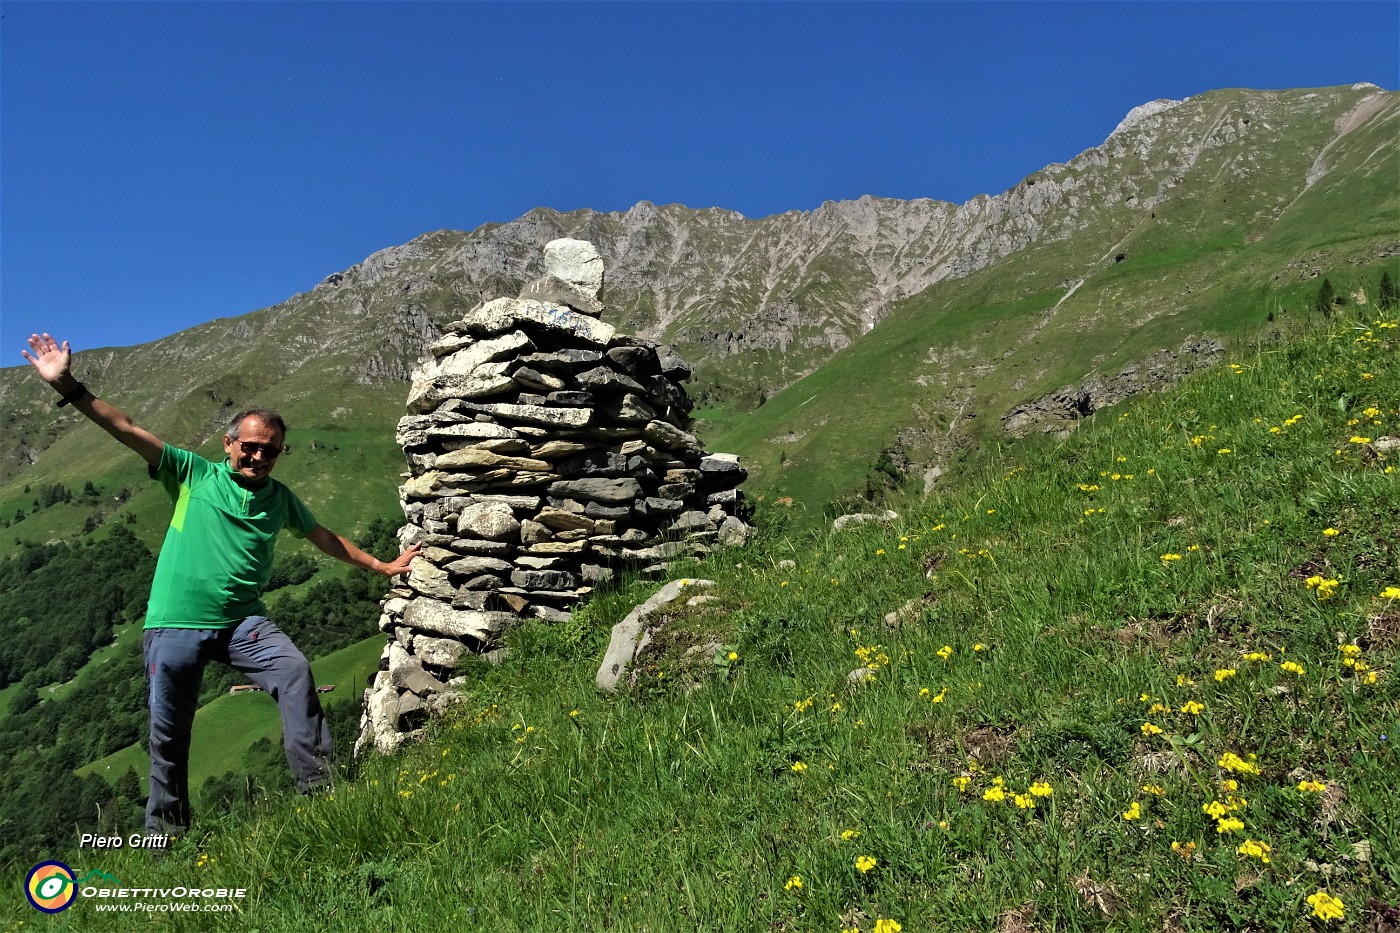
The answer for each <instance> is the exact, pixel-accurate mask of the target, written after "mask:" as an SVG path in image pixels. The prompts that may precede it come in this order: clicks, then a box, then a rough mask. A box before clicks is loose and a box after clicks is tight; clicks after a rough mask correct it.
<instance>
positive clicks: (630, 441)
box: [356, 240, 748, 751]
mask: <svg viewBox="0 0 1400 933" xmlns="http://www.w3.org/2000/svg"><path fill="white" fill-rule="evenodd" d="M546 253H547V256H548V257H549V261H550V264H549V266H548V267H547V269H546V271H545V273H544V274H543V275H542V276H540V277H538V278H536V279H535V280H533V281H531V282H530V283H528V284H527V285H526V286H525V289H524V294H527V295H534V296H536V297H535V298H499V299H496V300H493V301H489V302H487V303H485V304H483V305H481V306H479V307H477V308H475V309H473V310H472V311H470V312H469V313H467V314H466V315H465V316H463V317H462V318H461V319H460V320H458V321H455V322H453V323H452V324H450V325H448V327H447V328H446V332H445V333H444V334H443V336H442V337H441V338H440V339H439V340H438V341H437V342H436V343H434V344H433V345H432V347H431V357H430V358H429V359H427V360H425V361H424V362H423V363H421V364H420V365H419V366H418V368H417V369H416V370H415V371H414V373H413V379H412V383H411V387H410V389H409V393H408V403H407V407H408V410H409V414H408V415H406V416H405V417H404V418H403V419H402V420H400V421H399V425H398V442H399V445H400V446H401V447H402V448H403V451H404V456H405V459H406V460H407V462H408V467H409V469H408V473H407V474H406V475H405V482H404V484H403V485H402V486H401V487H400V490H399V493H400V500H401V502H402V505H403V511H404V516H405V518H406V519H407V522H408V523H407V524H406V525H405V526H404V528H403V529H402V530H401V532H400V538H401V540H402V541H403V543H404V545H405V546H407V545H409V544H414V543H416V544H419V545H421V546H422V552H421V554H420V556H419V557H418V558H417V559H415V560H414V562H413V566H412V569H411V571H410V572H409V573H408V575H407V578H406V579H405V580H404V582H403V583H402V585H400V586H398V587H396V588H395V589H393V590H392V591H391V592H390V593H389V594H388V596H387V597H386V598H385V600H384V603H383V605H382V615H381V618H380V623H379V625H380V629H381V630H382V631H384V632H385V633H387V634H388V635H389V636H390V640H389V642H388V644H387V645H386V647H385V650H384V654H383V657H382V661H381V668H382V669H381V671H380V673H379V675H378V676H377V677H376V679H375V682H374V684H373V686H372V687H371V688H370V689H369V690H368V691H367V692H366V696H365V709H366V711H365V715H364V719H363V722H362V732H361V736H360V739H359V742H358V743H357V746H356V749H357V751H359V750H361V749H363V748H366V747H369V746H373V747H375V748H378V749H379V750H381V751H388V750H391V749H393V748H395V747H397V746H398V745H399V744H400V743H401V742H402V741H403V740H404V738H405V737H406V736H407V735H410V734H412V732H413V731H414V730H415V729H416V728H417V727H418V726H420V725H421V723H422V721H423V718H424V717H425V716H426V714H427V713H428V712H430V711H431V710H433V709H435V708H439V707H441V706H443V705H445V704H448V703H451V702H452V699H453V694H452V692H451V691H450V689H449V684H450V682H451V677H452V673H453V669H454V668H455V667H456V665H457V663H458V662H459V661H460V660H461V658H462V656H463V655H465V654H466V653H468V652H475V653H478V654H489V653H490V652H492V651H493V650H495V649H497V648H498V647H499V635H500V634H501V633H502V632H503V631H504V630H506V629H507V628H509V627H510V626H511V625H513V624H515V623H516V622H518V621H519V620H520V619H522V618H526V617H529V618H538V619H543V620H546V621H548V622H562V621H565V620H567V619H568V618H569V614H570V611H571V610H572V608H573V607H574V606H576V605H577V604H578V603H579V601H580V600H582V599H584V598H586V597H587V596H588V594H589V593H590V592H592V589H593V587H594V586H596V585H598V584H600V583H605V582H607V581H610V580H611V579H613V575H614V574H615V573H616V571H617V569H618V568H620V567H624V566H625V567H632V568H634V569H637V570H640V571H641V572H643V573H648V574H652V575H658V576H659V575H663V574H665V573H666V571H667V569H668V566H669V564H670V562H671V561H674V560H676V559H677V558H681V557H687V556H699V555H703V554H705V553H707V552H708V551H709V550H710V549H711V548H713V547H716V546H724V545H735V544H742V543H743V542H744V540H745V539H746V538H747V535H748V527H747V525H745V523H744V522H743V520H742V519H741V518H740V513H741V506H742V498H741V495H740V493H739V489H738V487H739V485H740V483H742V482H743V480H744V479H745V477H746V475H747V474H746V473H745V471H744V469H743V467H742V466H741V465H740V464H739V459H738V458H737V457H735V456H733V455H729V454H710V453H706V452H705V450H704V448H703V447H702V445H701V443H700V441H699V440H697V439H696V438H695V437H694V436H693V435H691V434H690V433H689V432H688V431H687V430H686V427H687V425H688V416H689V413H690V410H691V403H690V400H689V398H688V397H687V396H686V393H685V389H684V388H683V386H682V383H684V382H685V380H686V379H688V378H689V377H690V366H689V365H688V364H687V363H686V362H685V361H684V360H682V359H681V358H680V357H679V356H677V355H676V353H675V352H674V351H673V350H671V349H670V348H669V347H666V346H660V345H657V344H655V343H652V342H651V341H648V340H643V339H640V338H636V337H630V336H627V335H624V334H621V333H619V332H618V331H617V330H616V329H615V328H614V327H613V326H612V325H610V324H608V323H605V322H604V321H602V320H600V319H599V318H597V317H595V316H593V314H594V313H596V312H598V311H601V309H602V305H601V302H600V301H599V300H598V289H599V288H600V287H601V285H602V264H601V262H599V261H598V258H597V254H596V252H594V251H592V247H591V246H590V245H589V244H587V243H580V242H579V241H572V240H566V241H562V242H558V243H551V244H549V245H548V246H547V247H546ZM541 297H544V298H548V299H549V300H538V299H539V298H541Z"/></svg>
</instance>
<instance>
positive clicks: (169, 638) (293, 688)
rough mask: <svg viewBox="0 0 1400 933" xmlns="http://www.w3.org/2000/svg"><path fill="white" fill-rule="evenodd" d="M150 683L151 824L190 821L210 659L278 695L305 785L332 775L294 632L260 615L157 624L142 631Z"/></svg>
mask: <svg viewBox="0 0 1400 933" xmlns="http://www.w3.org/2000/svg"><path fill="white" fill-rule="evenodd" d="M143 644H144V647H145V652H146V678H147V682H148V685H149V687H150V710H151V735H150V753H151V787H150V796H149V797H148V798H147V800H146V828H147V829H148V830H151V831H152V832H162V833H183V832H185V831H186V830H187V829H189V826H190V789H189V773H190V730H191V727H192V726H193V725H194V714H195V711H196V709H197V708H198V706H199V683H200V679H201V677H202V676H203V674H204V666H205V665H206V664H208V663H209V662H210V661H220V662H222V663H224V664H228V665H230V666H232V667H233V668H235V669H236V670H238V671H240V672H241V673H243V674H246V675H247V676H248V679H250V680H251V681H253V683H255V684H257V685H258V686H259V687H261V688H262V689H263V690H264V691H266V692H267V694H268V696H270V697H272V698H273V699H274V700H276V701H277V706H278V708H279V709H280V710H281V713H282V744H283V746H284V748H285V749H286V752H287V764H288V766H290V767H291V769H292V776H293V777H294V778H295V779H296V782H297V789H298V790H300V791H302V792H303V793H305V792H308V791H311V790H315V789H316V788H318V787H321V786H323V785H325V784H327V783H329V781H330V765H331V761H332V749H331V730H330V726H329V724H328V723H327V722H326V716H325V713H324V712H322V710H321V700H320V697H318V696H317V694H316V682H315V681H314V680H313V679H312V678H311V665H310V664H308V663H307V661H306V657H305V656H304V655H303V654H302V653H301V652H300V651H298V650H297V647H296V645H293V644H292V640H291V639H290V638H288V637H287V636H286V635H284V634H283V633H282V631H281V630H280V629H279V628H277V626H275V625H273V624H272V622H271V621H269V620H268V619H266V618H264V617H262V616H249V617H248V618H246V619H244V620H243V621H242V622H241V623H240V624H239V625H238V626H237V627H236V628H233V629H194V628H155V629H147V630H146V633H145V638H144V642H143Z"/></svg>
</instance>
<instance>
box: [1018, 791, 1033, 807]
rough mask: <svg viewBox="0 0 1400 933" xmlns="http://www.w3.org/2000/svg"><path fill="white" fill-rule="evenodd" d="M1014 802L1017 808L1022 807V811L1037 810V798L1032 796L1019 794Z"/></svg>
mask: <svg viewBox="0 0 1400 933" xmlns="http://www.w3.org/2000/svg"><path fill="white" fill-rule="evenodd" d="M1014 800H1015V802H1016V806H1018V807H1020V808H1021V809H1022V810H1034V809H1035V798H1033V797H1032V796H1031V795H1030V794H1017V795H1016V796H1015V798H1014Z"/></svg>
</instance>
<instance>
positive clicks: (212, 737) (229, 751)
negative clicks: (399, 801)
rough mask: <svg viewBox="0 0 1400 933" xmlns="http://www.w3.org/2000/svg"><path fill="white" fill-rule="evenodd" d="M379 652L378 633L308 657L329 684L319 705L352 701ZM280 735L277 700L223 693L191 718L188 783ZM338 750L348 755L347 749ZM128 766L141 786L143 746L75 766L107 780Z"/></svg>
mask: <svg viewBox="0 0 1400 933" xmlns="http://www.w3.org/2000/svg"><path fill="white" fill-rule="evenodd" d="M138 634H139V633H138ZM383 650H384V637H383V636H382V635H376V636H374V637H373V638H367V639H365V640H364V641H361V642H357V643H356V644H354V645H351V646H350V647H348V648H343V649H341V650H340V651H336V652H333V653H331V654H328V655H326V656H325V657H322V658H317V659H316V660H314V661H312V662H311V670H312V673H313V674H315V677H316V683H317V684H318V685H319V686H334V687H335V690H334V691H332V692H330V693H327V694H325V695H324V696H323V697H322V701H323V703H326V704H341V703H345V702H347V701H352V702H358V700H359V699H360V696H361V694H362V692H363V690H364V687H365V683H366V678H367V677H369V676H371V675H373V673H374V672H375V671H377V670H379V655H380V653H381V652H382V651H383ZM356 710H357V711H358V706H356ZM281 735H282V722H281V719H280V718H279V717H278V715H277V704H276V703H274V702H273V701H272V700H271V699H270V698H269V697H267V696H266V695H265V694H262V693H258V692H249V693H240V694H233V695H226V696H222V697H219V698H218V699H217V700H214V701H213V702H211V703H208V704H206V705H205V706H203V707H201V708H200V710H199V712H198V714H196V716H195V725H194V733H193V739H192V741H191V746H190V787H192V788H198V787H200V786H201V785H202V784H203V783H204V782H205V780H207V779H208V778H211V777H218V776H219V775H221V774H223V773H225V772H226V771H239V770H241V765H242V762H243V758H244V756H245V755H246V754H247V752H248V749H249V748H250V747H252V745H253V743H254V742H256V741H258V740H259V739H262V738H270V739H272V740H273V741H274V742H276V743H277V744H280V743H281ZM343 751H344V752H346V753H348V749H346V750H343ZM128 769H135V771H136V773H137V774H138V775H141V776H142V783H143V784H144V782H145V775H146V774H147V772H148V771H149V769H150V759H149V758H148V757H147V755H146V749H145V747H144V746H143V745H133V746H130V747H127V748H124V749H122V750H121V751H118V752H114V753H112V754H111V755H108V756H106V757H105V758H100V759H98V760H97V761H94V762H92V763H91V764H89V765H86V766H85V767H83V768H80V769H78V774H79V776H83V775H87V774H97V775H100V776H101V777H104V778H106V779H107V780H108V781H109V782H111V781H115V780H116V779H117V778H118V777H120V776H121V775H123V774H125V773H126V772H127V770H128Z"/></svg>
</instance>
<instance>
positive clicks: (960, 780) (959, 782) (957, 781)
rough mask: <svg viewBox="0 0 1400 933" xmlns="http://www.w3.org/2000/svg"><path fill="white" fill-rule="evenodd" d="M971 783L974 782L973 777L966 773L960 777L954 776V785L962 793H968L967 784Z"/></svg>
mask: <svg viewBox="0 0 1400 933" xmlns="http://www.w3.org/2000/svg"><path fill="white" fill-rule="evenodd" d="M970 783H972V778H970V777H968V776H967V775H965V774H964V775H962V776H960V777H955V778H953V786H954V787H956V788H957V789H958V793H960V794H964V793H967V785H968V784H970Z"/></svg>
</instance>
